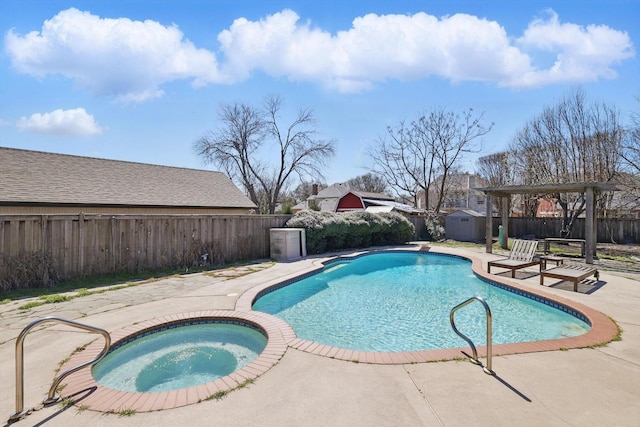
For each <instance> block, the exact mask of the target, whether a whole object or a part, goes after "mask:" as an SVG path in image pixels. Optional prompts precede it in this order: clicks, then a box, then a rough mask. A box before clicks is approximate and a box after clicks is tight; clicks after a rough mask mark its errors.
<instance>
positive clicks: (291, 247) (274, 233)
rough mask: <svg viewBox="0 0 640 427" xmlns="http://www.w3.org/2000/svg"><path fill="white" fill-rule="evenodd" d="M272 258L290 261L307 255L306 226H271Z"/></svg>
mask: <svg viewBox="0 0 640 427" xmlns="http://www.w3.org/2000/svg"><path fill="white" fill-rule="evenodd" d="M269 243H270V248H271V259H274V260H276V261H288V260H294V259H299V258H302V257H305V256H307V239H306V235H305V229H304V228H271V229H270V230H269Z"/></svg>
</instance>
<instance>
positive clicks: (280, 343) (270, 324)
mask: <svg viewBox="0 0 640 427" xmlns="http://www.w3.org/2000/svg"><path fill="white" fill-rule="evenodd" d="M402 250H403V251H407V249H402ZM416 250H418V249H416ZM432 252H434V253H436V254H441V255H448V256H457V255H452V254H450V253H447V252H440V251H437V250H433V249H432ZM361 254H362V253H361ZM460 258H465V259H469V260H470V261H471V263H472V265H471V267H472V270H473V271H474V272H475V273H476V274H477V275H478V276H479V277H481V278H483V279H485V280H489V281H493V282H497V283H499V284H501V285H502V286H504V287H509V288H513V289H515V290H519V291H520V292H526V293H528V294H531V295H535V296H537V297H541V298H545V299H548V300H551V301H555V302H557V303H560V304H563V305H565V306H567V307H569V308H570V309H572V310H574V311H575V312H577V313H580V314H581V315H582V316H584V317H585V318H586V319H587V320H588V321H589V323H590V324H591V329H590V330H589V331H588V332H587V333H585V334H582V335H579V336H576V337H570V338H561V339H554V340H544V341H534V342H525V343H513V344H494V345H493V347H492V350H493V355H494V356H500V355H506V354H519V353H534V352H542V351H554V350H564V349H572V348H585V347H592V346H597V345H601V344H604V343H608V342H610V341H612V340H613V339H614V338H615V337H616V336H617V335H618V327H617V326H616V324H615V323H614V322H613V321H612V320H611V319H610V318H609V317H607V316H606V315H604V314H603V313H601V312H599V311H597V310H594V309H592V308H589V307H587V306H585V305H583V304H580V303H577V302H574V301H571V300H568V299H565V298H562V297H558V296H556V295H551V294H547V293H545V292H543V291H538V290H536V289H534V288H531V287H526V286H524V285H521V284H519V283H517V282H516V281H512V280H507V279H504V278H502V277H500V276H495V275H491V274H488V273H486V271H485V270H484V269H483V263H482V261H481V260H480V259H478V258H475V257H472V256H464V257H460ZM329 261H330V260H329ZM322 268H323V264H322V263H318V264H317V265H316V266H314V267H311V268H308V269H306V270H303V271H301V272H299V273H296V274H294V275H292V276H291V277H281V278H278V279H274V280H270V281H267V282H265V283H263V284H260V285H257V286H254V287H252V288H251V289H249V290H247V291H246V292H244V293H243V294H242V295H240V297H239V298H238V300H237V302H236V306H235V310H210V311H199V312H192V313H184V314H179V315H172V316H164V317H159V318H155V319H152V320H147V321H144V322H141V323H138V324H135V325H132V326H128V327H125V328H122V329H120V330H118V331H116V332H113V333H112V334H111V336H112V342H113V345H116V344H118V343H119V342H121V341H123V340H126V339H127V338H128V337H131V336H132V335H137V334H141V333H144V332H145V331H148V330H151V329H155V328H158V327H159V326H160V325H163V324H167V323H176V322H189V321H194V320H199V319H222V320H225V321H228V320H236V321H240V322H247V323H250V324H252V325H255V326H257V327H259V328H260V329H262V330H263V331H264V332H265V333H266V335H267V345H266V347H265V349H264V350H263V352H262V353H260V355H258V357H257V358H256V359H254V360H253V361H252V362H251V363H250V364H248V365H247V366H245V367H243V368H241V369H238V370H236V371H234V372H233V373H231V374H229V375H227V376H225V377H222V378H218V379H216V380H215V381H212V382H208V383H205V384H201V385H198V386H194V387H190V388H186V389H179V390H171V391H164V392H145V393H136V392H124V391H118V390H113V389H110V388H107V387H105V386H102V385H100V384H98V383H97V382H96V381H95V380H94V379H93V376H92V375H91V370H90V369H84V370H81V371H78V372H76V373H73V374H71V375H70V376H69V377H67V378H66V379H65V380H64V381H63V383H65V387H64V389H63V394H64V396H65V397H67V398H70V399H72V400H73V401H74V403H75V404H76V405H78V406H79V407H83V408H86V409H91V410H95V411H100V412H108V413H121V412H124V411H135V412H149V411H156V410H163V409H171V408H176V407H180V406H185V405H190V404H193V403H198V402H201V401H204V400H208V399H213V398H215V396H217V395H223V394H224V393H226V392H228V391H231V390H233V389H235V388H238V387H241V386H242V385H243V384H246V383H247V382H250V381H252V380H254V379H256V378H257V377H259V376H261V375H262V374H264V373H265V372H267V371H268V370H269V369H271V368H272V367H273V366H275V365H276V364H277V363H278V362H279V361H280V359H281V358H282V357H283V356H284V354H285V352H286V350H287V348H289V347H291V348H294V349H297V350H301V351H304V352H307V353H310V354H314V355H318V356H322V357H329V358H333V359H338V360H344V361H351V362H359V363H371V364H410V363H424V362H435V361H444V360H454V359H460V358H463V357H466V354H465V353H463V352H467V351H468V350H469V348H468V347H459V348H451V349H443V350H420V351H410V352H366V351H357V350H349V349H343V348H338V347H332V346H328V345H324V344H320V343H316V342H313V341H308V340H303V339H300V338H298V337H297V336H296V334H295V332H294V330H293V328H292V327H291V326H290V325H289V324H287V323H286V322H284V321H283V320H281V319H279V318H277V317H275V316H272V315H269V314H266V313H262V312H258V311H252V309H251V306H252V304H253V302H254V301H255V300H256V299H257V298H258V296H259V295H261V294H262V293H264V292H267V291H268V290H269V289H271V288H274V287H281V286H282V284H283V283H288V282H289V283H290V282H293V281H295V280H297V279H298V278H300V277H301V276H305V275H309V274H312V273H313V272H315V271H318V270H320V269H322ZM102 348H103V342H102V340H96V341H94V342H92V343H91V344H89V345H88V346H87V347H86V349H84V350H82V351H79V352H77V353H75V354H73V355H72V356H71V357H70V358H69V360H67V361H66V362H65V363H64V364H63V366H62V367H61V370H60V372H64V371H65V370H67V369H70V368H72V367H73V366H77V365H79V364H81V363H84V362H87V361H89V360H91V359H92V358H94V357H95V356H96V355H97V354H99V352H100V351H101V350H102ZM477 350H478V357H486V347H485V346H479V347H478V348H477Z"/></svg>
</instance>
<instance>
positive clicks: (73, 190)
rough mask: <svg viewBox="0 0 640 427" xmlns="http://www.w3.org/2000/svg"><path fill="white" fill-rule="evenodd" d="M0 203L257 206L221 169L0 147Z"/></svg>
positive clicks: (250, 207)
mask: <svg viewBox="0 0 640 427" xmlns="http://www.w3.org/2000/svg"><path fill="white" fill-rule="evenodd" d="M0 165H1V167H0V205H8V204H34V203H36V204H56V205H57V204H77V205H94V206H96V205H99V206H105V205H109V206H142V207H194V208H202V207H207V208H227V209H228V208H242V209H255V208H256V206H255V204H254V203H253V202H251V200H249V198H248V197H246V196H245V195H244V194H243V193H242V191H240V189H239V188H238V187H236V186H235V184H233V182H232V181H231V180H230V179H229V178H228V177H227V176H226V175H225V174H223V173H222V172H214V171H206V170H197V169H186V168H177V167H170V166H159V165H150V164H145V163H133V162H123V161H117V160H107V159H98V158H92V157H79V156H69V155H64V154H54V153H44V152H40V151H28V150H19V149H13V148H4V147H0Z"/></svg>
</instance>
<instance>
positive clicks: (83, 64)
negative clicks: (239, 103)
mask: <svg viewBox="0 0 640 427" xmlns="http://www.w3.org/2000/svg"><path fill="white" fill-rule="evenodd" d="M5 50H6V52H7V53H8V54H9V56H10V57H11V59H12V64H13V66H14V67H15V68H16V69H17V70H18V71H21V72H23V73H27V74H31V75H33V76H36V77H44V76H46V75H49V74H61V75H63V76H65V77H68V78H71V79H74V80H75V81H76V82H77V83H78V85H79V86H81V87H83V88H85V89H87V90H89V91H90V92H91V93H93V94H94V95H109V96H115V97H122V99H129V100H137V101H142V100H146V99H149V98H157V97H159V96H162V95H163V92H162V90H161V89H160V86H161V85H162V84H163V83H167V82H170V81H173V80H178V79H193V84H194V85H196V86H197V85H203V84H206V83H208V82H211V81H216V75H215V71H216V59H215V56H214V55H213V53H211V52H209V51H207V50H204V49H197V48H195V47H194V46H193V44H192V43H191V42H189V41H188V40H184V39H183V34H182V33H181V32H180V30H179V29H178V28H177V27H175V26H172V27H165V26H163V25H161V24H159V23H157V22H154V21H144V22H142V21H131V20H130V19H126V18H120V19H106V18H105V19H103V18H100V17H98V16H95V15H92V14H90V13H89V12H81V11H79V10H77V9H68V10H65V11H62V12H60V13H58V14H57V15H56V16H54V17H53V18H52V19H50V20H48V21H45V23H44V25H43V26H42V30H41V31H40V32H36V31H33V32H30V33H29V34H26V35H25V36H24V37H23V36H20V35H18V34H15V33H14V32H13V31H12V30H11V31H9V32H8V33H7V35H6V37H5Z"/></svg>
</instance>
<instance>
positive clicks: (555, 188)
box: [476, 182, 618, 264]
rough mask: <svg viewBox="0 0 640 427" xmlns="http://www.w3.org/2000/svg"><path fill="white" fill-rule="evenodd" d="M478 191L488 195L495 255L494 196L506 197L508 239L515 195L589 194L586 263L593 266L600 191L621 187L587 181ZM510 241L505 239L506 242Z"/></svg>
mask: <svg viewBox="0 0 640 427" xmlns="http://www.w3.org/2000/svg"><path fill="white" fill-rule="evenodd" d="M476 190H479V191H482V192H484V194H485V196H486V201H485V203H486V205H485V206H486V208H485V209H486V222H485V239H486V252H487V253H491V252H492V251H493V250H492V245H493V218H492V204H493V203H492V201H493V198H494V197H501V198H502V212H501V221H502V232H503V234H504V235H505V237H506V238H507V239H508V235H509V201H510V199H511V195H512V194H557V193H585V195H586V202H587V206H586V218H585V231H584V235H585V241H586V242H585V243H586V248H585V249H586V253H585V262H586V263H587V264H593V258H594V256H595V255H596V244H597V242H598V227H597V217H596V203H595V196H596V194H597V193H599V192H605V191H618V188H616V186H615V184H614V183H610V182H585V183H569V184H541V185H503V186H497V187H484V188H476ZM507 239H505V241H506V240H507ZM504 249H506V248H504Z"/></svg>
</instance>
